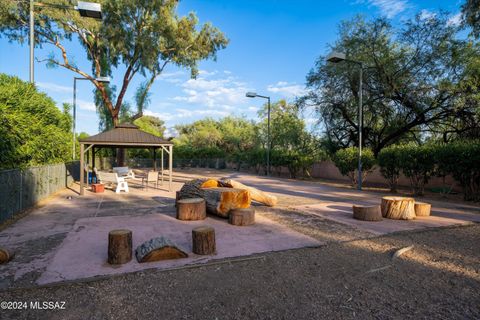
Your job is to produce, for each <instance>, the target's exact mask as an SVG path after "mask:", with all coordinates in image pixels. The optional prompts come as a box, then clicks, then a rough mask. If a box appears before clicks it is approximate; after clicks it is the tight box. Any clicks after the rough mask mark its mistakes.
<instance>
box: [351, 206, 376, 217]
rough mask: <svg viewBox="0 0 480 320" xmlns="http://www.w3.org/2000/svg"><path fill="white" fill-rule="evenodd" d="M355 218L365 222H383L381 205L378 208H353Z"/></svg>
mask: <svg viewBox="0 0 480 320" xmlns="http://www.w3.org/2000/svg"><path fill="white" fill-rule="evenodd" d="M352 209H353V218H355V219H358V220H363V221H380V220H382V211H381V210H380V205H376V206H353V207H352Z"/></svg>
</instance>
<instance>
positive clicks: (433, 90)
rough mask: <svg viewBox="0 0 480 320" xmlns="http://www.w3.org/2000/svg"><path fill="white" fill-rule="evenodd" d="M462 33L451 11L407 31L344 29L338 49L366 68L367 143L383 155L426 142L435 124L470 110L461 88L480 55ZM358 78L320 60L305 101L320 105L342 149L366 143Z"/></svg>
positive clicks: (376, 23) (370, 24) (368, 25)
mask: <svg viewBox="0 0 480 320" xmlns="http://www.w3.org/2000/svg"><path fill="white" fill-rule="evenodd" d="M459 30H460V29H459V27H458V26H456V25H453V24H449V23H448V16H447V15H446V14H444V13H438V14H436V15H434V16H431V17H428V18H425V17H422V16H421V15H417V16H416V18H415V19H413V20H410V21H407V22H405V23H404V26H403V27H402V28H401V29H396V28H394V27H392V25H391V24H390V23H389V22H388V21H387V20H386V19H375V20H373V21H366V20H364V19H363V18H361V17H357V18H355V19H353V20H350V21H346V22H343V23H342V24H341V26H340V30H339V39H338V40H337V42H336V43H335V44H334V45H333V46H332V49H333V50H335V51H343V52H346V54H347V56H348V57H350V58H352V59H355V60H358V61H362V62H363V63H364V65H365V66H366V68H365V72H364V75H365V77H364V104H363V108H364V129H363V130H364V131H363V137H364V141H363V142H364V144H366V145H367V146H370V147H371V148H372V149H373V151H374V152H375V153H376V154H377V153H378V152H379V151H380V150H381V149H382V148H384V147H385V146H388V145H390V144H393V143H397V142H400V141H402V140H412V139H413V140H421V139H422V138H424V135H423V133H424V132H426V131H427V132H430V129H431V126H433V125H438V124H440V123H443V122H444V121H448V120H449V119H451V117H454V116H455V115H456V114H457V113H459V112H462V110H463V106H462V105H460V104H457V103H456V102H457V100H458V98H459V97H460V96H461V95H462V94H464V93H465V91H462V89H461V88H460V87H459V86H458V84H459V83H460V82H461V81H462V80H463V79H465V77H466V66H467V65H468V63H469V62H470V61H471V60H472V59H473V58H474V57H475V55H476V54H478V51H477V50H476V49H475V48H474V47H472V46H471V45H470V43H469V42H468V41H467V40H463V39H462V38H461V37H459V36H458V32H459ZM358 77H359V72H358V68H356V67H353V66H352V65H350V64H348V63H338V64H329V63H326V62H325V57H320V58H319V59H318V60H317V62H316V65H315V68H314V69H312V71H311V72H310V73H309V74H308V76H307V86H308V88H309V89H310V91H309V94H308V95H306V96H305V97H303V98H302V99H300V101H299V102H300V103H301V104H302V105H303V106H308V105H313V106H314V107H315V109H316V111H317V112H318V114H319V116H320V118H321V120H322V122H323V124H324V126H325V129H326V133H327V136H328V139H329V140H330V141H334V142H335V143H337V144H338V145H340V146H342V147H346V146H349V145H355V144H356V143H357V141H358V121H357V115H358V111H357V110H358V109H357V108H358V83H359V78H358Z"/></svg>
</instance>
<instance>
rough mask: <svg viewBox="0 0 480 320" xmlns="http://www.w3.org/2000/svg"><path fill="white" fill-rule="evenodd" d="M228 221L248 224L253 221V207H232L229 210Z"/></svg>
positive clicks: (239, 224) (243, 224)
mask: <svg viewBox="0 0 480 320" xmlns="http://www.w3.org/2000/svg"><path fill="white" fill-rule="evenodd" d="M228 222H229V223H230V224H233V225H235V226H249V225H252V224H254V223H255V209H253V208H246V209H233V210H230V213H229V217H228Z"/></svg>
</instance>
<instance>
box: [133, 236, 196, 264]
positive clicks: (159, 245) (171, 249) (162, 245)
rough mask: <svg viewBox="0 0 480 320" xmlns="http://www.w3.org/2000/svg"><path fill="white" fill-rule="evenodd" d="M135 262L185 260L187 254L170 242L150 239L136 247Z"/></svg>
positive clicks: (162, 238) (161, 238) (160, 238)
mask: <svg viewBox="0 0 480 320" xmlns="http://www.w3.org/2000/svg"><path fill="white" fill-rule="evenodd" d="M135 256H136V258H137V261H138V262H140V263H143V262H153V261H160V260H168V259H180V258H187V257H188V254H186V253H185V252H184V251H182V250H181V249H179V248H178V247H177V246H176V245H175V244H174V243H173V242H172V241H170V240H168V239H166V238H164V237H159V238H153V239H150V240H148V241H146V242H144V243H142V244H141V245H139V246H138V247H137V249H136V250H135Z"/></svg>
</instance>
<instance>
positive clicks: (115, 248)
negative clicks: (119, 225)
mask: <svg viewBox="0 0 480 320" xmlns="http://www.w3.org/2000/svg"><path fill="white" fill-rule="evenodd" d="M130 260H132V231H130V230H125V229H120V230H112V231H110V232H109V233H108V263H110V264H123V263H127V262H129V261H130Z"/></svg>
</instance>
